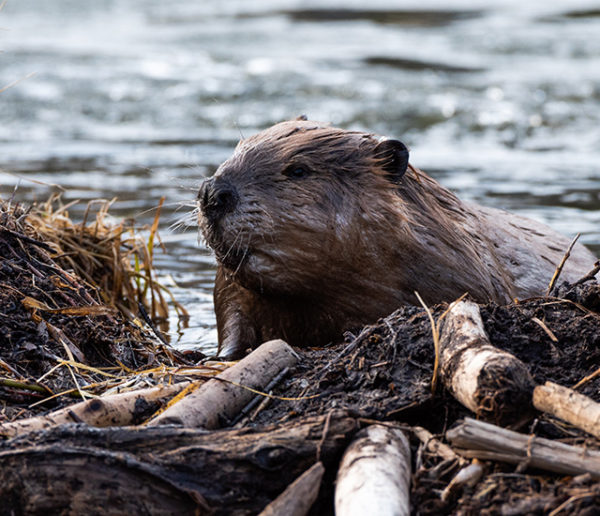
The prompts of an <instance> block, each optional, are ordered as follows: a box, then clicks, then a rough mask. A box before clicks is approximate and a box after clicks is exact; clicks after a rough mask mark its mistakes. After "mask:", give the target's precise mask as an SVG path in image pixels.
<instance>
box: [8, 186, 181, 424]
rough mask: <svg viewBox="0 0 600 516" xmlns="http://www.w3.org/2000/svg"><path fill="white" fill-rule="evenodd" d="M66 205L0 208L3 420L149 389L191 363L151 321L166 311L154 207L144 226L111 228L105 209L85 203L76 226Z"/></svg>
mask: <svg viewBox="0 0 600 516" xmlns="http://www.w3.org/2000/svg"><path fill="white" fill-rule="evenodd" d="M69 207H70V206H69V205H62V204H61V202H60V199H59V198H57V197H54V198H52V199H50V200H49V201H48V202H46V203H44V204H42V205H39V206H34V207H30V208H26V207H24V206H22V205H20V204H14V203H11V202H7V201H1V202H0V368H1V370H2V374H1V375H0V393H1V398H2V403H3V405H4V407H3V408H4V410H3V412H2V417H3V418H4V419H12V418H14V417H16V416H23V415H28V414H31V413H33V412H39V411H42V410H46V409H48V408H52V407H55V406H56V405H57V404H59V405H60V404H61V403H65V402H66V401H67V400H68V399H70V401H71V402H72V401H74V400H75V399H86V398H88V397H90V396H94V395H97V394H100V393H104V392H112V391H114V390H115V389H117V388H118V389H123V388H125V387H128V386H129V387H133V386H137V387H143V386H150V385H155V384H156V382H157V381H158V380H159V379H160V378H162V377H166V378H168V377H170V376H172V375H173V373H172V371H175V370H177V368H181V366H187V365H190V361H189V360H187V359H186V358H185V357H184V355H182V354H181V353H178V352H176V351H175V350H173V349H172V348H170V347H169V346H167V345H165V343H164V338H163V337H162V336H161V335H160V334H159V330H158V329H156V326H155V325H154V323H153V322H152V321H157V322H158V323H160V322H161V321H164V320H166V317H165V316H166V313H167V310H168V307H167V300H166V297H167V296H168V295H169V293H168V291H167V290H166V289H165V288H164V287H162V286H161V285H160V283H159V282H158V281H157V280H156V278H155V277H154V275H155V272H154V270H153V268H152V253H153V249H154V242H155V240H156V239H157V231H156V228H157V225H158V215H159V212H160V209H159V210H157V216H156V219H155V223H154V224H153V226H152V227H151V228H145V229H144V228H136V227H135V225H134V223H133V222H132V221H129V222H128V221H124V222H120V223H115V222H114V221H112V220H111V219H110V217H109V215H108V208H109V207H110V203H109V202H104V203H101V204H99V205H98V206H96V209H95V210H93V206H92V205H90V206H88V211H86V217H85V220H83V221H82V222H80V223H75V222H73V221H72V220H71V219H70V218H69V213H68V209H69ZM89 219H91V220H89ZM142 235H145V238H144V237H143V236H142ZM175 306H176V308H177V309H178V310H179V313H180V314H182V315H185V310H184V309H183V307H181V306H179V305H178V304H177V303H176V302H175ZM138 314H141V315H138ZM134 372H135V373H136V374H133V373H134Z"/></svg>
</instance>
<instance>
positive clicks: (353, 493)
mask: <svg viewBox="0 0 600 516" xmlns="http://www.w3.org/2000/svg"><path fill="white" fill-rule="evenodd" d="M410 464H411V462H410V446H409V444H408V439H407V438H406V436H405V435H404V433H403V432H402V431H401V430H398V429H395V428H390V427H387V426H382V425H372V426H369V427H367V428H365V429H363V430H361V431H360V432H359V433H358V434H357V436H356V439H355V440H354V441H353V442H352V444H351V445H350V446H349V447H348V449H347V450H346V452H345V453H344V457H343V459H342V462H341V465H340V469H339V471H338V475H337V485H336V489H335V514H336V515H337V516H354V515H356V516H363V515H365V514H377V515H379V516H385V515H390V516H391V515H409V514H410V477H411V466H410Z"/></svg>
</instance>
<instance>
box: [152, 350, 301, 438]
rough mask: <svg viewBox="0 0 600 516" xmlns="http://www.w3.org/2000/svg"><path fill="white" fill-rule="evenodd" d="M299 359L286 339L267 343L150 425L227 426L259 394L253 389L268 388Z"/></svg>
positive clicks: (208, 427)
mask: <svg viewBox="0 0 600 516" xmlns="http://www.w3.org/2000/svg"><path fill="white" fill-rule="evenodd" d="M298 358H299V357H298V355H297V354H296V353H295V352H294V351H293V350H292V348H291V347H290V346H288V345H287V344H286V343H285V342H283V341H282V340H272V341H269V342H265V343H264V344H262V345H261V346H260V347H258V348H257V349H255V350H254V351H253V352H252V353H250V354H249V355H248V356H247V357H245V358H244V359H242V360H240V361H239V362H238V363H237V364H236V365H234V366H232V367H230V368H229V369H226V370H225V371H223V372H222V373H220V374H219V375H218V376H217V377H215V378H214V379H212V380H209V381H208V382H206V383H205V384H204V385H202V386H201V387H200V388H199V389H197V390H195V391H194V392H192V393H191V394H189V395H187V396H186V397H185V398H183V399H182V400H181V401H179V402H178V403H175V404H174V405H173V406H171V407H169V408H168V409H167V410H165V411H164V412H163V413H162V414H160V415H159V416H158V417H156V418H155V419H153V420H152V421H151V422H150V423H149V426H155V425H164V424H178V425H183V426H185V427H193V428H207V429H214V428H219V427H221V426H226V425H227V424H229V422H230V421H231V420H232V419H233V418H234V417H235V416H236V415H237V414H238V413H239V411H240V410H241V409H243V408H244V407H245V406H246V404H247V403H248V402H249V401H250V400H251V399H252V398H253V396H254V395H255V394H256V393H255V392H252V390H250V389H255V390H262V389H264V387H265V386H266V385H267V384H268V383H269V382H270V381H271V379H272V378H273V377H274V376H276V375H277V374H278V373H279V372H280V371H281V370H282V369H284V368H286V367H290V366H292V365H294V364H295V363H296V361H297V360H298ZM244 387H246V388H244Z"/></svg>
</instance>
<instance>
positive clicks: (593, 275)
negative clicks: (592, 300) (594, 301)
mask: <svg viewBox="0 0 600 516" xmlns="http://www.w3.org/2000/svg"><path fill="white" fill-rule="evenodd" d="M599 272H600V260H598V261H597V262H596V263H595V264H594V268H593V269H592V270H591V271H590V272H588V273H587V274H586V275H585V276H584V277H583V278H579V279H578V280H577V281H576V282H575V283H573V286H576V285H581V284H582V283H585V282H586V281H590V280H593V279H595V278H596V274H598V273H599Z"/></svg>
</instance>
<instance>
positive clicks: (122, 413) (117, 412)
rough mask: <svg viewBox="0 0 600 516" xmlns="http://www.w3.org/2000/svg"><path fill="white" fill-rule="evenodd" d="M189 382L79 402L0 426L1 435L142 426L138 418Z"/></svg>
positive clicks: (150, 413) (151, 410) (150, 412)
mask: <svg viewBox="0 0 600 516" xmlns="http://www.w3.org/2000/svg"><path fill="white" fill-rule="evenodd" d="M189 384H190V382H179V383H176V384H173V385H158V386H156V387H148V388H146V389H139V390H137V391H129V392H122V393H119V394H111V395H109V396H104V397H99V398H93V399H90V400H87V401H82V402H80V403H76V404H75V405H71V406H69V407H65V408H62V409H60V410H56V411H54V412H50V413H49V414H46V415H44V416H36V417H32V418H28V419H22V420H18V421H12V422H10V423H4V424H2V425H0V435H2V436H4V437H14V436H15V435H19V434H24V433H26V432H31V431H32V430H42V429H44V428H49V427H51V426H56V425H61V424H63V423H86V424H88V425H90V426H97V427H105V426H124V425H132V424H137V423H141V421H140V416H142V417H150V416H151V415H152V413H154V412H155V411H156V410H158V409H159V408H160V406H161V401H162V400H165V399H166V398H169V397H171V396H174V395H175V394H177V393H178V392H180V391H181V390H182V389H184V388H185V387H187V386H188V385H189Z"/></svg>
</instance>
